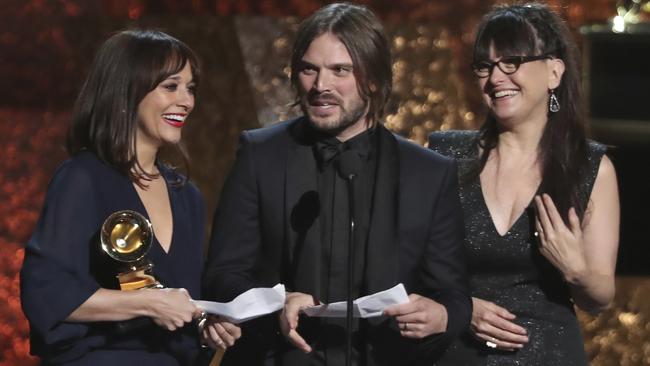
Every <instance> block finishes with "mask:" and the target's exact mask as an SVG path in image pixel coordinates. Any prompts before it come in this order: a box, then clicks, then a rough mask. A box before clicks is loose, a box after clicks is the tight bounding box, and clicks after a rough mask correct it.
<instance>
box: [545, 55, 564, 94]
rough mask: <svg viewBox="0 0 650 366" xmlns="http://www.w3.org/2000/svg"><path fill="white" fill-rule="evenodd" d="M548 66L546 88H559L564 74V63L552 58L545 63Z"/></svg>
mask: <svg viewBox="0 0 650 366" xmlns="http://www.w3.org/2000/svg"><path fill="white" fill-rule="evenodd" d="M547 64H548V88H549V89H555V88H557V87H558V86H560V81H562V75H563V74H564V61H562V59H559V58H553V59H550V60H548V61H547Z"/></svg>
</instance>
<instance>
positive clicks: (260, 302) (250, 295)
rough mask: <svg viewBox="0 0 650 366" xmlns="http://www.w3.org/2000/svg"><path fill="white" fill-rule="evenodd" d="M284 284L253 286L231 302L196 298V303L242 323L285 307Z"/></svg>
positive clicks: (215, 313)
mask: <svg viewBox="0 0 650 366" xmlns="http://www.w3.org/2000/svg"><path fill="white" fill-rule="evenodd" d="M284 298H285V291H284V285H282V284H277V285H275V286H273V287H272V288H268V287H266V288H261V287H260V288H253V289H250V290H248V291H246V292H244V293H243V294H241V295H239V296H237V297H236V298H235V299H234V300H233V301H231V302H226V303H222V302H212V301H203V300H195V301H194V303H195V304H196V305H197V306H199V307H201V308H202V309H203V310H205V312H206V313H208V314H214V315H220V316H222V317H224V318H226V319H228V320H229V321H231V322H233V323H242V322H245V321H247V320H250V319H254V318H257V317H260V316H262V315H266V314H270V313H272V312H275V311H278V310H280V309H282V308H283V307H284Z"/></svg>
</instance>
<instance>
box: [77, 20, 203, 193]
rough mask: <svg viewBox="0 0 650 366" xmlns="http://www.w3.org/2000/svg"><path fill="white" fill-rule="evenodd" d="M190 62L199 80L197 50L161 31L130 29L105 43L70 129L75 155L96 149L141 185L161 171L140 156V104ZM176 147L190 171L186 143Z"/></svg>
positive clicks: (101, 158) (106, 160) (78, 102)
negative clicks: (149, 168)
mask: <svg viewBox="0 0 650 366" xmlns="http://www.w3.org/2000/svg"><path fill="white" fill-rule="evenodd" d="M187 63H189V65H190V67H191V69H192V78H193V81H194V82H195V83H198V80H199V64H198V59H197V57H196V55H195V54H194V52H193V51H192V50H191V49H190V48H189V47H188V46H187V45H185V44H184V43H183V42H181V41H179V40H178V39H176V38H174V37H172V36H170V35H168V34H166V33H163V32H160V31H155V30H138V29H136V30H126V31H122V32H119V33H117V34H115V35H113V36H112V37H110V38H109V39H108V40H107V41H106V42H104V44H103V45H102V46H101V47H100V49H99V51H98V52H97V55H96V56H95V59H94V61H93V64H92V66H91V67H90V72H89V74H88V76H87V78H86V81H85V82H84V84H83V86H82V88H81V91H80V92H79V96H78V97H77V101H76V103H75V107H74V111H73V115H72V124H71V126H70V129H69V130H68V136H67V150H68V154H70V155H71V156H73V155H76V154H78V153H80V152H82V151H91V152H93V153H94V154H95V155H96V156H97V158H99V160H101V161H102V162H104V163H105V164H107V165H109V166H111V167H113V168H115V169H116V170H118V171H119V172H120V173H122V174H124V175H126V176H128V177H129V178H130V179H131V180H132V181H133V182H135V183H136V184H138V185H140V186H143V185H144V182H143V181H147V180H151V179H152V178H154V177H156V175H153V174H149V173H147V172H144V170H143V169H142V167H141V166H140V163H139V162H138V160H137V157H136V154H135V151H136V150H135V141H136V140H135V136H136V131H137V115H138V106H139V104H140V102H141V101H142V99H143V98H144V97H145V96H146V95H147V94H148V93H149V92H150V91H152V90H153V89H155V88H156V86H157V85H158V84H159V83H161V82H162V81H164V80H165V79H167V78H168V77H169V76H171V75H174V74H177V73H179V72H180V71H181V70H182V69H183V68H184V67H185V65H186V64H187ZM174 147H175V149H176V150H177V152H178V153H179V154H180V155H181V157H182V160H183V162H184V163H185V168H186V175H188V174H189V171H188V170H189V169H188V167H189V165H188V162H189V159H188V155H187V152H186V150H185V148H184V146H183V145H182V144H180V143H179V144H176V145H175V146H174Z"/></svg>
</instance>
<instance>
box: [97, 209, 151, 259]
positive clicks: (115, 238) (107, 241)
mask: <svg viewBox="0 0 650 366" xmlns="http://www.w3.org/2000/svg"><path fill="white" fill-rule="evenodd" d="M152 241H153V229H152V227H151V223H150V222H149V220H147V218H146V217H144V216H142V215H141V214H140V213H138V212H135V211H130V210H122V211H117V212H115V213H113V214H111V215H110V216H109V217H108V218H107V219H106V220H104V224H103V225H102V232H101V242H102V250H103V251H104V252H105V253H106V254H108V255H109V256H110V257H111V258H113V259H115V260H116V261H119V262H123V263H129V262H136V261H138V260H140V259H142V258H143V257H144V255H145V254H147V251H149V248H150V247H151V243H152Z"/></svg>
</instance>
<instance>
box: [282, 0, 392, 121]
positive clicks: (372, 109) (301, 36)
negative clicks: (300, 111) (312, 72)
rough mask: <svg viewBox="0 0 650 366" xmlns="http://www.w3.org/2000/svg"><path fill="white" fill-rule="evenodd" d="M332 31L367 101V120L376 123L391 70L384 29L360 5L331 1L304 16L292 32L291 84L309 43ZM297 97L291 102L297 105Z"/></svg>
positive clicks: (388, 89)
mask: <svg viewBox="0 0 650 366" xmlns="http://www.w3.org/2000/svg"><path fill="white" fill-rule="evenodd" d="M328 32H329V33H332V34H333V35H335V36H336V37H337V38H338V39H339V40H340V41H341V43H343V44H344V45H345V47H346V48H347V51H348V53H349V54H350V58H351V59H352V63H353V65H354V67H353V73H354V77H355V78H356V80H357V84H358V87H359V94H360V95H361V97H362V98H363V99H364V100H365V101H366V102H368V103H369V106H368V122H369V123H370V124H372V125H374V124H376V123H377V122H378V121H379V120H380V119H381V117H382V116H383V114H384V107H385V105H386V102H387V101H388V98H389V97H390V93H391V90H392V83H393V69H392V64H391V57H390V47H389V45H388V40H387V39H386V35H385V33H384V28H383V26H382V25H381V23H380V22H379V20H378V19H377V17H376V16H375V14H374V13H373V12H372V11H370V9H368V8H366V7H365V6H362V5H354V4H349V3H335V4H330V5H327V6H325V7H323V8H321V9H319V10H318V11H317V12H315V13H314V14H312V15H311V16H310V17H309V18H307V19H305V20H304V21H303V22H302V24H301V25H300V28H299V29H298V32H297V34H296V40H295V42H294V45H293V53H292V55H291V84H292V85H293V87H294V89H295V90H296V91H298V90H299V88H298V72H299V66H300V61H301V60H302V57H303V56H304V55H305V52H307V49H308V48H309V45H310V44H311V42H312V41H313V40H314V39H315V38H317V37H319V36H320V35H322V34H324V33H328ZM299 100H300V96H299V95H298V96H297V99H296V102H295V104H296V105H297V104H299Z"/></svg>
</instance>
